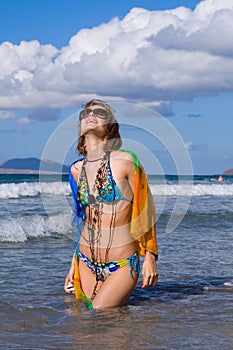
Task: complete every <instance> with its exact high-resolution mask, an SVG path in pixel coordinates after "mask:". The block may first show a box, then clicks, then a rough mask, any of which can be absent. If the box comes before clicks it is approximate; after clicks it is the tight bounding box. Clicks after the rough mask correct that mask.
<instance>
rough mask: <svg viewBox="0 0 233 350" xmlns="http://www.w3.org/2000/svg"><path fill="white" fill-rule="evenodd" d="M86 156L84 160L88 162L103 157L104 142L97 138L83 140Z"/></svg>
mask: <svg viewBox="0 0 233 350" xmlns="http://www.w3.org/2000/svg"><path fill="white" fill-rule="evenodd" d="M85 143H86V150H87V155H86V158H87V159H88V160H90V161H91V160H95V159H99V158H102V157H103V156H104V155H105V153H106V152H105V150H104V142H103V141H102V140H100V139H99V138H97V139H96V138H93V137H92V138H88V137H86V138H85Z"/></svg>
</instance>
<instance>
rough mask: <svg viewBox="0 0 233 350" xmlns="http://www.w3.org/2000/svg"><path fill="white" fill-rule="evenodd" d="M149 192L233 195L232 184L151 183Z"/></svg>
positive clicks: (188, 194)
mask: <svg viewBox="0 0 233 350" xmlns="http://www.w3.org/2000/svg"><path fill="white" fill-rule="evenodd" d="M150 188H151V192H152V194H153V195H154V196H176V197H179V196H184V197H195V196H233V184H230V185H222V184H221V185H220V184H216V185H212V184H208V185H200V184H194V185H191V184H182V185H179V184H172V185H167V184H164V185H151V186H150Z"/></svg>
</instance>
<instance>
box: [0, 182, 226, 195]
mask: <svg viewBox="0 0 233 350" xmlns="http://www.w3.org/2000/svg"><path fill="white" fill-rule="evenodd" d="M150 188H151V192H152V194H153V195H154V196H176V197H178V196H184V197H190V196H233V184H227V185H223V184H194V185H191V184H150ZM43 194H44V195H64V196H70V195H71V190H70V186H69V183H68V182H33V183H28V182H21V183H4V184H0V199H14V198H22V197H36V196H39V195H43Z"/></svg>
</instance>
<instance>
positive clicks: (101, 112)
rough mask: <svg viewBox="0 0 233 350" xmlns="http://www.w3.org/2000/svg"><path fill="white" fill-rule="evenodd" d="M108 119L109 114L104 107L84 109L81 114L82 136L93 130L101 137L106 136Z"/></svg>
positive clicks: (97, 106)
mask: <svg viewBox="0 0 233 350" xmlns="http://www.w3.org/2000/svg"><path fill="white" fill-rule="evenodd" d="M107 118H108V112H107V110H106V109H105V108H104V107H102V106H99V105H94V106H90V107H87V108H85V109H83V110H82V111H81V112H80V114H79V120H80V127H81V135H84V134H86V133H87V132H88V131H90V130H91V131H92V132H95V133H98V134H99V136H101V137H103V136H105V133H106V129H105V124H106V122H107Z"/></svg>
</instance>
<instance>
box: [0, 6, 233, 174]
mask: <svg viewBox="0 0 233 350" xmlns="http://www.w3.org/2000/svg"><path fill="white" fill-rule="evenodd" d="M232 37H233V2H232V0H221V1H219V0H204V1H182V0H180V1H178V0H177V1H176V0H173V1H172V0H171V1H146V0H143V1H142V0H141V1H140V0H138V1H125V0H120V1H102V0H99V1H91V2H87V1H76V0H67V1H65V0H56V1H55V0H50V1H47V0H34V1H31V0H21V1H18V0H0V59H1V67H0V137H1V149H0V162H3V161H5V160H6V159H9V158H14V157H21V158H23V157H33V156H35V157H39V158H40V157H41V156H42V154H43V152H44V149H45V147H46V144H47V142H48V140H49V139H50V138H51V135H53V134H54V132H55V131H56V130H57V129H58V128H60V126H61V125H63V127H66V120H68V119H69V117H70V116H71V115H73V114H74V113H75V112H76V111H78V110H79V109H80V107H81V105H82V103H84V102H86V101H88V100H89V99H90V98H93V97H98V98H103V99H104V100H106V101H107V102H109V103H110V104H111V102H112V103H113V104H115V106H116V105H117V103H121V104H122V103H123V104H124V105H125V106H128V107H129V106H131V109H132V111H133V112H134V113H136V112H135V109H134V106H135V105H140V106H143V108H145V110H144V112H145V113H144V112H143V113H142V110H140V116H137V117H136V118H134V121H133V119H131V128H129V127H128V128H127V127H125V126H122V133H123V136H124V138H125V139H132V140H133V139H134V136H135V138H136V135H137V134H138V127H139V126H140V127H142V125H143V126H145V128H146V129H147V130H150V131H152V134H153V135H155V136H158V137H159V135H157V134H156V118H155V116H154V117H153V116H152V117H150V118H147V117H146V111H147V110H148V109H150V110H152V111H158V112H159V113H160V114H161V115H162V116H163V117H164V119H165V120H164V123H165V124H166V123H167V124H166V125H167V127H168V129H169V130H170V129H172V128H173V129H172V130H173V134H172V135H171V138H173V142H170V141H169V142H168V143H166V140H165V139H166V135H165V134H164V135H163V138H162V142H161V144H160V145H159V144H158V142H156V141H153V140H151V142H149V141H148V140H149V138H145V137H144V136H143V133H142V134H141V136H140V135H139V136H137V137H138V138H137V142H141V143H142V145H143V146H144V147H145V148H148V149H150V150H151V151H152V152H154V153H155V154H156V159H157V162H158V164H159V167H161V168H162V169H163V171H164V172H165V173H171V172H173V173H174V169H175V167H174V163H176V161H177V160H176V159H175V160H174V159H173V164H171V163H172V162H171V159H170V158H172V157H173V156H172V154H174V151H175V150H174V149H175V148H176V141H177V142H178V138H179V137H178V135H180V137H181V138H182V140H183V143H184V149H185V151H186V152H188V154H189V155H190V157H191V160H192V166H193V171H194V173H195V174H218V173H221V172H222V171H224V170H226V169H229V168H233V147H232V131H233V98H232V97H233V74H232V73H233V72H232V71H233V42H232ZM116 109H117V107H116ZM128 109H129V108H128ZM155 115H156V114H155ZM135 116H136V114H135ZM139 118H140V123H139ZM135 120H137V121H136V122H135ZM122 122H125V120H123V121H122ZM72 128H73V126H72ZM73 137H74V136H73ZM145 139H147V142H146V140H145ZM71 141H72V142H71V143H72V144H73V143H74V142H73V140H71ZM178 143H179V142H178ZM165 144H166V145H169V146H168V147H169V149H167V148H166V147H165V146H164V145H165ZM171 148H174V149H173V150H172V149H171ZM72 151H73V149H72ZM73 153H74V152H73ZM73 153H72V152H69V156H67V157H66V158H67V161H70V160H71V159H72V158H75V155H74V154H73ZM168 153H169V157H168ZM184 153H185V152H184ZM184 156H186V155H184ZM181 157H182V154H181ZM54 160H56V159H54ZM177 162H178V161H177ZM175 165H176V164H175Z"/></svg>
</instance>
